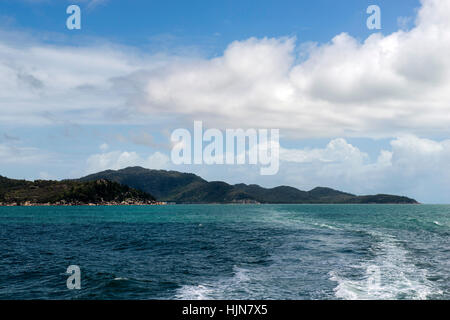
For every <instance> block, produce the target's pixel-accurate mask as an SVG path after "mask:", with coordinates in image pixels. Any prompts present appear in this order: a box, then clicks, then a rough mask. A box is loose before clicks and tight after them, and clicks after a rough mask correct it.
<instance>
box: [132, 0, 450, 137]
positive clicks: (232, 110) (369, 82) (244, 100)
mask: <svg viewBox="0 0 450 320" xmlns="http://www.w3.org/2000/svg"><path fill="white" fill-rule="evenodd" d="M422 3H423V6H422V8H421V9H420V11H419V14H418V17H417V19H416V25H415V27H414V28H412V29H411V30H410V31H402V30H400V31H398V32H395V33H392V34H390V35H386V36H383V35H382V34H373V35H372V36H370V37H369V38H367V39H366V40H365V41H364V42H363V43H360V42H358V41H357V40H356V39H354V38H352V37H351V36H350V35H348V34H346V33H342V34H339V35H337V36H336V37H334V38H333V39H332V40H331V42H330V43H327V44H324V45H317V46H315V47H313V48H312V49H310V51H309V52H308V58H307V59H306V60H304V61H303V62H301V63H299V64H296V63H295V61H296V59H295V58H296V55H295V51H296V50H295V48H296V41H295V39H293V38H281V39H267V38H264V39H254V38H252V39H248V40H245V41H236V42H234V43H232V44H231V45H230V46H229V47H228V48H227V49H226V50H225V52H224V54H223V56H221V57H217V58H214V59H210V60H200V61H196V62H195V63H190V64H182V65H177V64H170V65H168V66H165V67H164V68H162V69H161V70H160V71H159V72H154V73H149V74H148V75H147V77H148V80H147V82H146V83H145V87H144V88H142V90H143V92H144V93H145V95H146V97H145V98H146V99H145V103H143V104H142V105H141V106H140V109H139V110H140V111H141V112H144V113H145V112H148V113H155V112H169V113H170V112H172V113H178V114H180V113H181V114H184V115H186V116H190V117H191V118H195V117H197V118H198V116H199V115H201V117H202V118H203V119H204V120H205V121H206V120H208V123H209V124H212V125H214V126H226V127H230V126H231V127H235V126H237V125H239V126H246V127H276V128H283V129H287V130H289V131H292V132H293V133H295V134H296V135H298V136H308V137H317V136H385V137H387V136H395V135H397V134H399V133H406V132H408V133H416V134H423V133H427V134H429V133H431V132H436V131H442V132H446V133H448V131H449V129H448V128H449V127H448V122H449V120H450V105H449V103H448V101H450V81H449V80H450V72H449V71H450V19H448V16H450V5H449V2H448V1H445V0H424V1H422Z"/></svg>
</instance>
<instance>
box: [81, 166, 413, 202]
mask: <svg viewBox="0 0 450 320" xmlns="http://www.w3.org/2000/svg"><path fill="white" fill-rule="evenodd" d="M97 179H106V180H110V181H114V182H117V183H120V184H124V185H127V186H129V187H131V188H135V189H137V190H141V191H144V192H147V193H150V194H152V195H154V196H155V197H156V198H157V199H158V200H159V201H167V202H176V203H273V204H277V203H278V204H282V203H286V204H302V203H305V204H306V203H310V204H313V203H317V204H327V203H329V204H352V203H355V204H357V203H374V204H376V203H385V204H417V203H418V202H417V201H416V200H414V199H411V198H408V197H404V196H396V195H389V194H377V195H363V196H358V195H354V194H351V193H347V192H342V191H339V190H334V189H331V188H327V187H316V188H314V189H311V190H310V191H303V190H299V189H297V188H294V187H290V186H277V187H274V188H264V187H261V186H259V185H256V184H250V185H247V184H244V183H239V184H235V185H232V184H228V183H226V182H223V181H206V180H205V179H203V178H201V177H200V176H197V175H195V174H193V173H183V172H179V171H167V170H155V169H146V168H142V167H127V168H124V169H119V170H106V171H102V172H98V173H94V174H91V175H88V176H85V177H82V178H80V179H79V181H92V180H97Z"/></svg>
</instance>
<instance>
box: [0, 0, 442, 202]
mask: <svg viewBox="0 0 450 320" xmlns="http://www.w3.org/2000/svg"><path fill="white" fill-rule="evenodd" d="M71 4H77V5H78V6H79V7H80V8H81V29H80V30H69V29H67V27H66V20H67V18H68V17H69V14H67V13H66V9H67V7H68V6H69V5H71ZM369 5H378V6H379V7H380V9H381V26H382V28H381V30H369V29H368V28H367V25H366V20H367V18H368V17H369V16H370V15H369V14H367V13H366V9H367V7H368V6H369ZM449 17H450V2H449V1H447V0H422V1H419V0H399V1H382V0H372V1H365V0H347V1H331V0H318V1H298V0H296V1H294V0H292V1H242V0H241V1H234V0H233V1H224V0H217V1H137V0H136V1H119V0H109V1H108V0H84V1H82V0H80V1H75V0H72V1H65V0H59V1H56V0H55V1H50V0H14V1H12V0H0V175H2V176H7V177H10V178H21V179H22V178H23V179H31V180H33V179H64V178H77V177H81V176H84V175H86V174H89V173H93V172H97V171H101V170H105V169H119V168H124V167H127V166H133V165H139V166H143V167H146V168H152V169H166V170H178V171H184V172H193V173H196V174H199V175H201V176H202V177H203V178H205V179H207V180H222V181H226V182H229V183H248V184H249V183H257V184H260V185H263V186H266V187H273V186H277V185H289V186H294V187H297V188H300V189H302V190H309V189H312V188H314V187H316V186H327V187H332V188H336V189H339V190H343V191H347V192H352V193H355V194H374V193H392V194H400V195H406V196H409V197H413V198H415V199H417V200H418V201H420V202H424V203H450V192H449V190H450V138H449V133H450V132H449V131H450V125H449V124H450V81H449V80H450V19H449ZM195 120H201V121H203V125H204V127H205V128H217V129H219V130H226V129H229V128H245V129H246V128H257V129H258V128H266V129H279V130H280V142H279V145H280V168H279V171H278V173H277V174H276V175H272V176H261V175H260V173H259V169H258V166H254V165H253V166H252V165H174V164H173V163H172V162H171V159H170V153H171V148H172V144H171V141H170V135H171V133H172V132H173V131H174V130H175V129H177V128H186V129H188V130H192V128H193V122H194V121H195Z"/></svg>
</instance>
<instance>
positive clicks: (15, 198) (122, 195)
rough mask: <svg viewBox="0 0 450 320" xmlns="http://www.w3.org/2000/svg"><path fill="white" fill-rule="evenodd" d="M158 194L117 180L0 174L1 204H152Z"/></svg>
mask: <svg viewBox="0 0 450 320" xmlns="http://www.w3.org/2000/svg"><path fill="white" fill-rule="evenodd" d="M154 202H155V198H154V197H153V196H152V195H150V194H148V193H146V192H143V191H140V190H136V189H133V188H131V187H129V186H125V185H121V184H119V183H117V182H111V181H107V180H105V179H98V180H93V181H86V182H81V181H73V180H64V181H48V180H36V181H26V180H14V179H8V178H5V177H2V176H0V205H42V204H47V205H55V204H56V205H86V204H96V205H98V204H104V205H113V204H152V203H154Z"/></svg>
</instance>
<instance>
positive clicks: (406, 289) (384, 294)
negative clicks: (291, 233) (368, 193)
mask: <svg viewBox="0 0 450 320" xmlns="http://www.w3.org/2000/svg"><path fill="white" fill-rule="evenodd" d="M369 233H370V234H371V235H372V236H374V237H376V238H378V239H379V240H380V241H378V242H376V243H375V245H374V246H373V248H372V251H373V253H374V254H375V257H374V258H373V259H371V260H368V261H364V262H362V263H361V264H360V265H359V266H356V268H358V269H362V270H363V273H364V275H363V276H362V277H361V276H360V277H359V278H358V279H354V278H350V277H344V276H342V275H340V274H339V272H337V271H332V272H330V274H329V275H330V280H332V281H335V282H337V283H338V285H337V286H336V287H335V288H334V293H335V296H336V297H337V298H340V299H348V300H369V299H370V300H377V299H382V300H386V299H388V300H390V299H422V300H423V299H427V298H429V297H430V296H431V295H434V294H442V291H441V290H439V289H438V288H436V287H435V285H434V284H433V283H432V282H431V281H429V280H428V278H427V271H426V270H424V269H420V268H418V267H417V266H415V265H414V263H413V262H411V261H410V260H409V259H408V252H407V250H405V249H404V248H403V247H402V246H401V245H400V242H399V241H398V240H397V239H396V238H394V237H393V236H390V235H386V234H380V233H374V232H369Z"/></svg>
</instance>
